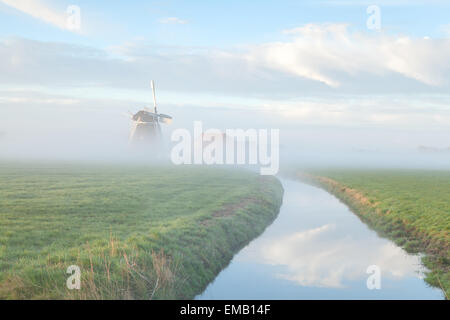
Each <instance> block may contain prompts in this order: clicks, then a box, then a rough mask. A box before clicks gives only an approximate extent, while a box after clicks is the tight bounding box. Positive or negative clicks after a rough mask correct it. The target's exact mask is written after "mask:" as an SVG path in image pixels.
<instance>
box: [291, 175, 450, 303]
mask: <svg viewBox="0 0 450 320" xmlns="http://www.w3.org/2000/svg"><path fill="white" fill-rule="evenodd" d="M298 176H299V178H301V179H303V180H306V181H307V182H310V183H313V184H316V185H319V186H321V187H323V188H324V189H326V190H328V191H329V192H330V193H332V194H334V195H335V196H337V197H338V198H339V199H341V200H342V201H343V202H345V203H346V204H347V205H348V206H349V207H350V208H351V209H352V210H353V211H354V212H355V213H356V214H357V215H358V216H359V217H360V218H361V219H362V220H363V221H365V222H367V223H368V224H369V225H370V226H371V227H372V228H374V229H375V230H376V231H378V232H379V233H380V234H381V235H382V236H386V237H388V238H390V239H392V240H393V241H395V242H396V243H397V244H398V245H400V246H402V247H403V248H405V249H406V251H408V252H411V253H417V252H423V253H426V254H427V255H426V257H424V258H423V259H422V260H423V263H424V265H425V266H426V267H428V269H430V271H431V272H430V273H428V275H427V277H426V279H425V280H426V281H427V282H428V283H429V284H431V285H433V286H435V287H438V288H441V289H442V290H443V291H444V293H445V294H446V296H447V298H448V296H449V294H450V253H449V249H450V196H449V195H450V172H449V171H412V170H373V171H368V170H335V171H308V173H298Z"/></svg>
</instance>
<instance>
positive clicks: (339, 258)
mask: <svg viewBox="0 0 450 320" xmlns="http://www.w3.org/2000/svg"><path fill="white" fill-rule="evenodd" d="M281 181H282V184H283V187H284V189H285V194H284V198H283V205H282V207H281V209H280V213H279V216H278V217H277V219H276V220H275V221H274V223H273V224H272V225H270V226H269V227H268V228H267V229H266V230H265V231H264V233H263V234H262V235H261V236H260V237H258V238H257V239H255V240H253V241H252V242H251V243H250V244H249V245H248V246H246V247H245V248H243V249H242V250H241V251H240V252H239V253H238V254H237V255H235V257H234V258H233V260H232V261H231V263H230V265H229V266H228V267H226V268H225V269H224V270H223V271H222V272H221V273H220V274H219V275H218V276H217V277H216V279H215V280H214V281H213V282H212V283H210V284H209V286H208V287H207V288H206V290H205V291H204V292H203V293H202V294H201V295H199V296H197V297H196V298H197V299H443V295H442V292H441V291H440V290H438V289H435V288H431V287H429V286H428V285H427V284H426V283H425V282H424V281H423V273H424V268H423V267H422V266H421V264H420V257H419V256H415V255H409V254H407V253H406V252H405V251H404V250H403V249H401V248H400V247H398V246H396V245H395V244H394V243H393V242H391V241H389V240H387V239H383V238H380V237H379V236H378V235H377V234H376V233H375V232H374V231H372V230H370V229H369V228H368V227H367V226H366V225H365V224H364V223H362V222H361V221H360V220H359V218H358V217H357V216H356V215H355V214H353V213H352V212H351V211H350V210H349V209H348V208H347V207H346V206H345V205H344V204H343V203H341V202H340V201H339V200H338V199H337V198H335V197H334V196H332V195H330V194H329V193H327V192H326V191H324V190H322V189H319V188H316V187H312V186H309V185H306V184H303V183H300V182H298V181H293V180H283V179H282V180H281ZM372 265H376V266H378V267H379V270H380V271H381V281H380V284H381V288H380V289H373V290H369V289H368V288H367V279H368V277H369V276H371V274H368V273H367V268H368V267H369V266H372Z"/></svg>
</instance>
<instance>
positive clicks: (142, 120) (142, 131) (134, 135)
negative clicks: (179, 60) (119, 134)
mask: <svg viewBox="0 0 450 320" xmlns="http://www.w3.org/2000/svg"><path fill="white" fill-rule="evenodd" d="M151 87H152V91H153V110H151V109H150V108H147V107H145V108H143V109H142V110H139V111H138V112H136V113H135V114H132V113H131V114H130V116H131V121H132V125H131V132H130V143H132V144H142V143H143V144H152V145H155V144H158V143H160V142H161V138H162V133H161V125H160V123H170V122H171V120H172V117H171V116H168V115H165V114H162V113H158V111H157V107H156V97H155V85H154V82H153V81H152V82H151Z"/></svg>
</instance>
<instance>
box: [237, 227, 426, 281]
mask: <svg viewBox="0 0 450 320" xmlns="http://www.w3.org/2000/svg"><path fill="white" fill-rule="evenodd" d="M334 232H337V233H336V234H339V231H338V230H337V226H336V225H334V224H326V225H323V226H320V227H317V228H313V229H309V230H305V231H301V232H295V233H292V234H289V235H287V236H284V237H274V238H270V239H267V240H266V241H264V242H261V244H260V246H259V247H258V248H257V250H255V252H254V253H253V255H255V256H252V257H251V259H253V260H255V259H256V260H257V261H260V262H261V263H266V264H271V265H281V266H285V267H286V271H284V272H280V273H279V274H278V277H279V278H282V279H286V280H290V281H293V282H296V283H298V284H300V285H302V286H312V287H331V288H339V287H345V282H346V281H347V280H355V279H360V278H363V279H364V278H366V277H367V274H366V269H367V266H369V265H370V264H376V265H377V266H379V267H380V268H381V270H383V275H384V276H385V277H389V278H403V277H405V276H409V277H420V276H421V273H417V272H418V271H423V269H421V268H420V267H419V264H420V259H419V257H417V256H409V255H406V253H405V252H404V250H403V249H401V248H399V247H397V246H395V245H394V244H392V243H390V242H387V241H386V242H385V243H383V244H381V243H380V244H378V245H377V246H375V245H374V242H373V241H374V240H373V239H355V238H352V236H346V237H341V238H338V237H336V236H335V235H334V234H333V233H334ZM330 238H331V239H333V241H332V242H330ZM368 248H370V250H368ZM243 259H246V258H243Z"/></svg>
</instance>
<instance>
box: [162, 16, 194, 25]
mask: <svg viewBox="0 0 450 320" xmlns="http://www.w3.org/2000/svg"><path fill="white" fill-rule="evenodd" d="M159 22H160V23H165V24H186V23H188V21H187V20H183V19H180V18H177V17H167V18H162V19H160V20H159Z"/></svg>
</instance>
